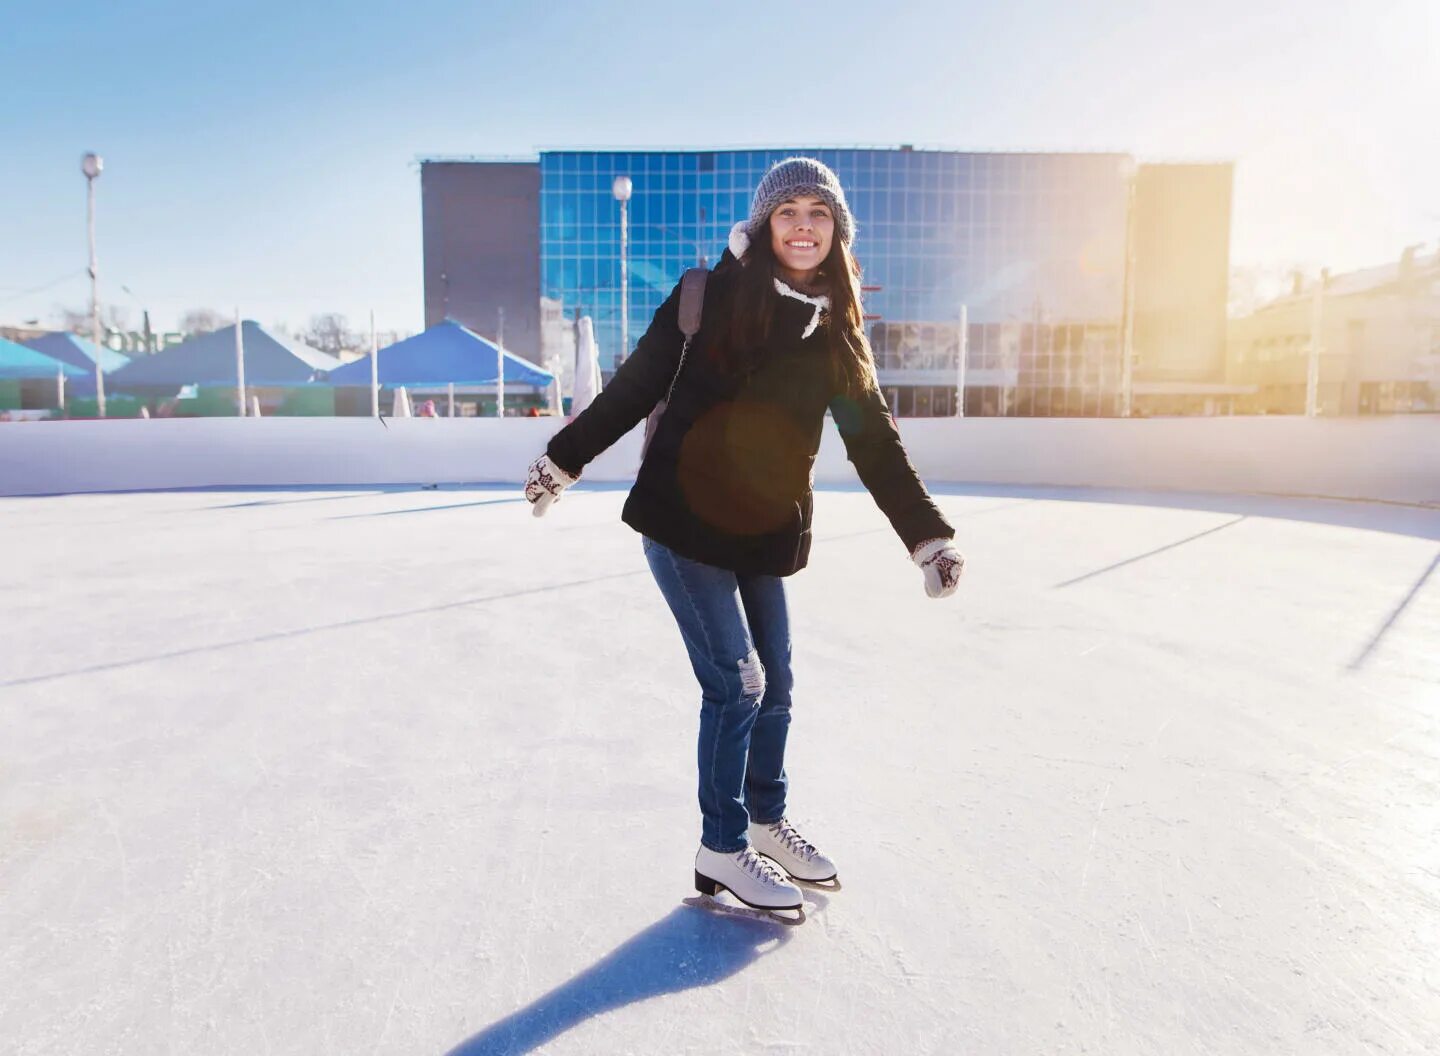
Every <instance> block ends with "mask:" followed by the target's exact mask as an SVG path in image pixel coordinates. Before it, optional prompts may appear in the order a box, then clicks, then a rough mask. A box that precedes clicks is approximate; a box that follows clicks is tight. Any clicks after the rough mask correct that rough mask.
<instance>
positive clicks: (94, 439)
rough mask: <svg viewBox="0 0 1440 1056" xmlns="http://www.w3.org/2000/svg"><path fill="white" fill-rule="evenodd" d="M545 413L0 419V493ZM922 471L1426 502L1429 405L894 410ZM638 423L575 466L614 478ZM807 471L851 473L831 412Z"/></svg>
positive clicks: (501, 471)
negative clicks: (1160, 414) (1258, 412)
mask: <svg viewBox="0 0 1440 1056" xmlns="http://www.w3.org/2000/svg"><path fill="white" fill-rule="evenodd" d="M559 425H560V422H559V421H558V420H557V419H553V418H506V419H504V420H500V421H497V420H496V419H494V418H454V419H450V418H437V419H430V418H401V419H387V420H386V421H385V423H384V424H382V423H381V422H380V421H378V420H375V419H371V418H254V419H252V418H175V419H168V418H161V419H153V420H144V419H126V420H116V421H74V422H16V423H6V424H3V425H0V494H3V495H50V494H63V493H69V492H88V491H136V490H154V489H172V488H197V487H217V486H246V485H260V486H273V485H323V484H342V485H343V484H351V485H369V484H409V483H478V482H495V483H518V482H519V481H520V480H522V479H523V477H524V473H525V467H526V466H527V465H528V464H529V463H530V461H531V460H532V459H533V458H534V457H535V456H536V455H538V454H539V453H540V452H541V451H543V450H544V448H545V444H546V441H547V440H548V439H549V437H550V435H551V434H552V433H553V432H554V431H555V430H556V429H557V428H559ZM900 429H901V432H902V435H903V437H904V442H905V447H906V449H907V450H908V451H909V454H910V458H911V460H912V461H913V462H914V464H915V466H916V468H917V469H918V470H919V472H920V475H921V477H922V478H924V479H925V480H926V481H928V482H931V483H941V482H948V483H986V484H1031V485H1061V486H1066V485H1068V486H1080V487H1086V486H1088V487H1118V488H1152V489H1153V488H1162V489H1170V490H1186V491H1209V492H1263V493H1268V494H1288V495H1318V496H1331V497H1336V498H1347V499H1379V500H1387V501H1392V502H1408V503H1436V504H1440V416H1419V417H1416V416H1399V417H1394V418H1343V419H1325V418H1319V419H1307V418H1288V417H1287V418H1280V417H1275V418H1149V419H1113V418H967V419H953V418H906V419H901V421H900ZM639 455H640V431H639V430H638V429H637V430H635V431H634V432H631V433H630V434H629V435H627V436H625V437H624V438H622V439H621V441H620V442H619V443H617V444H616V445H615V446H614V447H612V448H611V449H610V450H609V451H607V452H606V453H605V454H603V455H602V456H600V458H598V459H597V460H596V461H595V462H593V463H592V464H591V465H590V466H589V467H588V468H587V469H586V471H585V479H586V480H590V481H625V480H630V479H632V478H633V476H634V473H635V468H636V466H637V465H638V464H639ZM815 479H816V481H817V482H818V483H822V484H853V483H855V482H856V477H855V473H854V471H853V470H852V469H851V467H850V465H849V464H848V462H847V461H846V459H845V449H844V446H843V444H842V443H841V441H840V437H839V435H838V433H837V432H836V431H835V428H834V425H833V424H831V423H828V422H827V424H826V426H825V435H824V441H823V443H822V446H821V449H820V455H819V457H818V459H817V461H816V466H815Z"/></svg>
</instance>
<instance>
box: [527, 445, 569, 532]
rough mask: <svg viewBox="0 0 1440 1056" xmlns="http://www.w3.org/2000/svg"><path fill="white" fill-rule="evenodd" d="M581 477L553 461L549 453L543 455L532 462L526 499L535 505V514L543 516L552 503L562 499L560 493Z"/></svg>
mask: <svg viewBox="0 0 1440 1056" xmlns="http://www.w3.org/2000/svg"><path fill="white" fill-rule="evenodd" d="M579 479H580V478H579V477H578V476H574V477H572V476H571V475H570V474H569V473H566V472H565V471H564V470H563V469H561V468H560V467H559V466H557V465H556V464H555V463H554V462H551V461H550V456H549V455H541V456H540V457H539V458H537V459H536V460H535V461H534V462H531V463H530V472H529V473H528V474H527V476H526V477H525V499H526V501H527V502H530V503H532V504H533V505H534V507H535V508H534V510H533V511H532V512H533V513H534V514H535V516H536V517H543V516H545V511H546V510H548V509H549V508H550V506H551V504H552V503H556V502H559V501H560V493H561V492H562V491H564V490H565V489H566V488H568V487H569V486H570V485H571V484H574V483H575V482H576V481H577V480H579Z"/></svg>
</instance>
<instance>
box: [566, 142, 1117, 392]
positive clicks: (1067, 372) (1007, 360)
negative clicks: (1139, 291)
mask: <svg viewBox="0 0 1440 1056" xmlns="http://www.w3.org/2000/svg"><path fill="white" fill-rule="evenodd" d="M796 153H803V154H807V155H810V156H812V157H817V158H819V159H820V160H821V161H823V162H825V164H827V165H829V166H830V167H831V168H832V169H834V170H835V172H836V173H837V174H838V175H839V177H840V181H841V183H842V185H843V186H844V188H845V193H846V197H847V199H848V201H849V204H850V208H851V211H852V213H853V214H854V216H855V221H856V226H857V230H858V234H857V237H856V241H855V244H854V246H853V249H854V253H855V256H856V258H857V260H858V261H859V262H860V265H861V267H862V269H863V271H864V280H863V281H864V284H865V285H866V286H867V287H871V289H869V290H868V291H867V292H866V294H865V312H866V315H867V320H868V321H867V326H868V330H869V336H870V341H871V345H872V347H873V349H874V351H875V357H876V363H877V366H878V367H879V370H880V380H881V384H882V387H883V388H885V389H886V392H887V396H888V398H889V399H890V401H891V406H892V410H893V411H894V412H895V413H896V414H900V415H945V414H952V413H954V410H955V407H954V403H953V401H954V394H955V392H956V387H957V380H958V376H959V371H960V369H961V365H960V356H959V350H960V348H962V347H964V348H965V350H966V351H965V357H964V359H965V362H964V371H965V392H966V407H965V411H966V413H967V414H975V415H997V414H1000V415H1092V416H1093V415H1114V414H1117V413H1120V410H1119V403H1118V401H1119V393H1120V389H1121V369H1122V366H1121V364H1122V355H1121V349H1122V346H1123V344H1124V331H1125V320H1126V316H1127V311H1126V298H1127V288H1126V284H1127V258H1128V255H1129V254H1128V249H1127V247H1128V245H1129V244H1130V243H1129V238H1130V236H1129V232H1128V223H1129V218H1130V214H1131V208H1130V201H1131V194H1132V187H1133V181H1134V173H1135V165H1134V162H1133V160H1132V159H1131V158H1130V156H1129V155H1125V154H1038V153H1037V154H999V153H983V154H982V153H959V152H949V151H917V150H910V149H907V148H901V149H871V150H859V149H856V150H846V149H836V150H812V149H805V148H796V149H779V150H730V151H644V152H631V151H550V152H544V153H542V154H541V155H540V158H539V167H540V210H539V212H540V276H541V290H540V292H541V294H542V295H543V296H545V297H548V298H552V299H554V300H557V301H559V302H560V303H561V304H562V305H563V306H564V310H565V311H566V313H567V314H574V313H576V312H577V311H578V312H581V313H584V314H588V315H590V316H592V317H593V318H594V320H595V328H596V336H597V339H598V341H599V344H600V350H601V363H602V367H604V368H605V369H607V370H608V369H610V368H611V367H612V366H613V364H614V363H615V360H616V356H617V353H618V352H619V351H620V347H619V346H620V334H621V327H620V315H619V313H620V207H619V204H618V203H617V202H616V201H615V199H614V197H613V195H612V192H611V184H612V182H613V180H614V178H615V177H616V176H622V175H623V176H629V177H630V179H631V180H632V181H633V185H634V190H633V194H632V197H631V199H630V203H629V239H630V242H629V305H630V320H629V336H630V342H631V344H632V346H633V344H634V342H636V341H637V340H638V339H639V337H640V335H641V334H643V333H644V332H645V328H646V327H647V326H648V325H649V322H650V317H651V315H652V314H653V313H654V311H655V309H656V308H657V307H659V305H660V303H661V301H663V300H664V298H665V297H666V296H667V295H668V294H669V292H670V290H671V289H672V288H673V287H674V285H675V283H677V282H678V281H679V279H680V275H681V273H682V272H683V271H684V270H685V269H686V268H687V267H692V266H694V265H695V264H697V263H699V262H701V261H705V262H708V263H711V264H713V263H714V262H715V261H716V260H718V259H719V257H720V254H721V253H722V252H723V250H724V248H725V244H726V239H727V236H728V234H729V231H730V227H731V225H732V224H734V223H735V222H736V221H737V220H741V219H744V218H745V217H746V216H747V215H748V214H749V208H750V197H751V194H752V193H753V191H754V189H755V186H756V185H757V184H758V183H759V181H760V178H761V177H762V176H763V175H764V173H765V171H766V170H767V169H768V168H769V167H770V165H771V164H772V163H773V162H775V161H778V160H780V159H781V158H784V157H787V156H790V155H792V154H796ZM962 317H963V318H965V319H966V320H967V321H968V326H967V327H966V330H965V334H964V341H963V344H962V340H961V338H962V335H961V319H962Z"/></svg>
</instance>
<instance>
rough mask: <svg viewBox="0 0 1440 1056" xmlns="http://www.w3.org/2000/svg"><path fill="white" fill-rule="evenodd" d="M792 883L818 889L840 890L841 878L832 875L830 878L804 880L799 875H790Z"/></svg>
mask: <svg viewBox="0 0 1440 1056" xmlns="http://www.w3.org/2000/svg"><path fill="white" fill-rule="evenodd" d="M790 882H791V883H792V884H799V885H800V886H801V887H813V888H814V889H815V890H816V891H839V890H840V878H839V877H838V876H832V877H831V878H830V879H829V880H802V879H800V877H798V876H792V877H790Z"/></svg>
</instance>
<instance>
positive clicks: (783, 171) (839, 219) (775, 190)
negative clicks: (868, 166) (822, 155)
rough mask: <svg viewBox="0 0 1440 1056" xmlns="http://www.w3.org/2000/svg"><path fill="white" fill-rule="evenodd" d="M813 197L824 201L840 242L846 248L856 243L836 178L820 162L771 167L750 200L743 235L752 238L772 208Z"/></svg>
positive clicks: (791, 161)
mask: <svg viewBox="0 0 1440 1056" xmlns="http://www.w3.org/2000/svg"><path fill="white" fill-rule="evenodd" d="M807 194H808V195H814V196H815V197H816V198H820V199H822V200H824V202H825V204H826V205H828V206H829V207H830V210H831V212H833V213H834V214H835V230H836V232H837V234H838V235H839V236H840V241H841V242H843V243H845V244H846V245H849V244H850V243H851V242H852V241H854V239H855V221H854V220H853V219H851V216H850V207H849V206H848V205H846V204H845V191H844V190H843V189H842V188H841V186H840V177H838V176H836V175H835V173H834V172H833V171H831V169H830V168H829V167H828V166H826V165H825V164H824V163H823V162H819V161H816V160H815V159H814V158H786V159H785V160H784V161H777V162H776V163H775V164H774V165H772V166H770V171H769V172H767V173H766V174H765V178H764V179H763V180H761V181H760V186H759V187H757V188H755V197H754V198H752V199H751V200H750V219H749V221H747V223H746V225H745V233H746V234H747V235H752V236H753V235H754V234H755V232H756V231H758V230H759V229H760V228H761V227H763V226H764V225H765V221H766V220H768V219H770V214H771V213H772V212H774V210H775V207H776V206H777V205H779V204H780V203H781V202H783V201H785V200H786V199H787V198H796V197H799V196H801V195H807Z"/></svg>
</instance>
